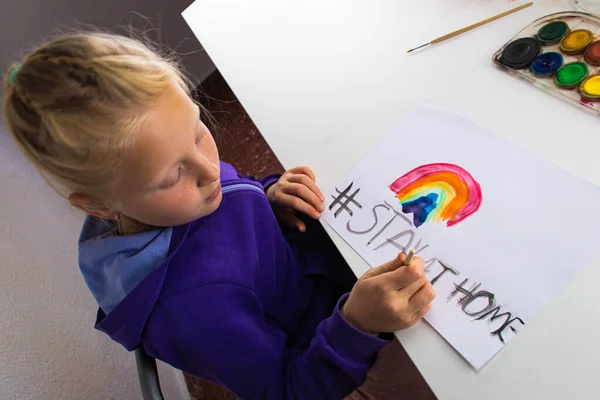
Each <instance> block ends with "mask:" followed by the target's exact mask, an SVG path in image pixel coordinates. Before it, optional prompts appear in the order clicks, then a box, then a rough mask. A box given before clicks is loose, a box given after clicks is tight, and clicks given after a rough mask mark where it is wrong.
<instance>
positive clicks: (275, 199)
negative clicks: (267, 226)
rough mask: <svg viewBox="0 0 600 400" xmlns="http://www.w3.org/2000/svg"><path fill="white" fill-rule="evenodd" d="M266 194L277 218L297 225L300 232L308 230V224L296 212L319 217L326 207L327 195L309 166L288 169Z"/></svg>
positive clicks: (291, 224)
mask: <svg viewBox="0 0 600 400" xmlns="http://www.w3.org/2000/svg"><path fill="white" fill-rule="evenodd" d="M266 194H267V199H269V202H270V203H271V206H272V207H273V210H274V211H275V215H276V216H277V218H279V220H281V221H282V222H284V223H286V224H287V225H289V226H291V227H297V228H298V230H299V231H300V232H304V231H306V224H304V222H302V221H301V220H300V219H299V218H298V217H297V216H296V212H301V213H303V214H306V215H308V216H310V217H312V218H314V219H319V218H320V217H321V211H323V210H324V209H325V205H324V204H323V201H324V200H325V197H324V196H323V193H321V191H320V190H319V188H318V187H317V184H316V183H315V174H314V173H313V172H312V171H311V170H310V168H308V167H296V168H292V169H290V170H288V171H286V172H285V173H284V174H283V175H282V176H281V178H280V179H279V181H277V183H275V184H273V185H272V186H271V187H269V189H268V190H267V193H266Z"/></svg>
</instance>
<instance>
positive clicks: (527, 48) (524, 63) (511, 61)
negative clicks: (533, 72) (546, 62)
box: [500, 38, 542, 69]
mask: <svg viewBox="0 0 600 400" xmlns="http://www.w3.org/2000/svg"><path fill="white" fill-rule="evenodd" d="M541 50H542V46H541V45H540V42H538V41H537V40H536V39H534V38H521V39H517V40H515V41H514V42H511V43H509V44H508V46H506V48H505V49H504V51H503V52H502V56H501V57H500V62H501V63H502V64H504V65H506V66H507V67H509V68H512V69H522V68H527V67H529V66H530V65H531V62H532V61H533V59H534V58H536V57H537V56H538V55H539V54H540V52H541Z"/></svg>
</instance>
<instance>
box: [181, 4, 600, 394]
mask: <svg viewBox="0 0 600 400" xmlns="http://www.w3.org/2000/svg"><path fill="white" fill-rule="evenodd" d="M524 2H525V1H518V2H509V1H500V0H496V1H492V0H454V1H448V0H419V1H407V0H369V1H358V0H302V1H295V2H292V1H287V0H253V1H242V0H197V1H196V2H195V3H194V4H193V5H192V6H191V7H190V8H189V9H188V10H186V11H185V12H184V17H185V18H186V20H187V21H188V23H189V24H190V26H191V27H192V29H193V31H194V33H195V34H196V36H197V37H198V38H199V40H200V42H201V43H202V44H203V45H204V47H205V48H206V50H207V51H208V54H209V55H210V57H211V58H212V59H213V61H214V62H215V64H216V65H217V67H218V68H219V70H220V71H221V73H222V74H223V76H224V77H225V79H226V80H227V82H228V83H229V84H230V86H231V87H232V89H233V90H234V92H235V93H236V95H237V97H238V98H239V99H240V101H241V102H242V104H243V105H244V107H245V108H246V110H247V111H248V113H249V115H250V116H251V117H252V119H253V120H254V122H255V123H256V125H257V126H258V128H259V129H260V131H261V132H262V134H263V135H264V136H265V138H266V139H267V141H268V142H269V144H270V145H271V147H272V148H273V150H274V151H275V153H276V154H277V156H278V157H279V158H280V160H281V161H282V162H283V164H284V165H285V166H286V167H291V166H295V165H300V164H307V165H310V166H311V167H312V168H313V169H314V171H315V172H316V174H317V177H318V180H319V184H320V186H321V187H322V189H323V190H324V191H330V190H331V189H332V188H333V186H334V184H335V183H336V181H338V180H339V179H340V178H341V177H343V176H344V175H345V174H346V173H347V172H348V171H349V170H350V169H352V167H353V166H354V165H355V164H356V163H357V162H358V161H359V160H360V159H361V158H362V157H363V156H364V155H365V154H366V153H367V152H368V151H369V150H370V149H371V148H372V147H373V146H375V145H376V144H377V142H378V141H379V140H380V139H381V138H382V137H383V136H384V135H385V134H386V132H388V131H389V130H390V129H391V128H392V127H393V126H394V125H395V124H397V123H398V122H399V121H400V120H402V118H403V117H404V115H405V114H406V113H407V112H408V111H409V110H410V109H411V108H413V107H414V106H416V105H417V104H419V103H420V102H421V101H423V100H433V101H435V103H436V104H438V105H439V106H442V107H443V108H445V109H448V110H450V111H454V112H456V113H458V114H460V115H462V116H464V117H466V118H468V119H470V120H472V121H474V122H475V123H477V124H479V125H481V126H483V127H485V128H487V129H488V130H489V131H492V132H494V133H496V134H499V135H501V136H504V137H506V138H508V139H509V140H511V141H512V142H514V143H516V144H518V145H521V146H523V147H525V148H527V149H529V150H531V151H532V152H534V153H537V154H539V155H541V156H542V157H544V158H547V159H550V160H552V161H553V162H555V163H557V164H559V165H561V166H563V167H565V168H566V169H568V170H570V171H572V172H574V173H576V174H579V175H581V176H583V177H585V178H587V179H589V180H591V181H594V182H596V183H598V184H600V163H599V162H598V161H597V160H598V153H599V151H600V119H599V118H598V117H596V116H595V115H592V114H591V113H587V112H585V111H582V110H579V109H578V108H576V107H574V106H571V105H569V104H568V103H565V102H563V101H560V100H558V99H556V98H553V97H551V96H549V95H547V94H545V93H543V92H542V91H541V90H539V89H537V88H535V87H533V86H531V85H529V84H527V83H525V82H524V81H520V80H519V79H516V78H514V77H512V76H510V75H508V74H507V73H505V72H504V71H501V70H500V69H498V68H496V67H495V66H494V65H493V64H492V62H491V57H492V54H493V53H494V52H495V51H496V50H497V49H498V48H500V47H501V46H502V45H503V44H504V43H505V42H506V41H508V40H509V39H510V38H511V37H512V36H513V35H514V34H515V33H517V32H518V31H519V30H520V29H521V28H523V27H524V26H525V25H527V24H528V23H530V22H531V21H533V20H534V19H537V18H538V17H541V16H543V15H546V14H550V13H552V12H556V11H561V10H566V9H571V8H572V5H571V2H570V1H566V0H563V1H556V0H554V1H552V0H537V1H536V4H535V5H534V6H533V7H531V8H528V9H526V10H524V11H520V12H519V13H517V14H514V15H512V16H509V17H507V18H504V19H502V20H500V21H496V22H494V23H491V24H489V25H486V26H484V27H481V28H479V29H477V30H475V31H472V32H469V33H467V34H465V35H462V36H460V37H458V38H455V39H453V40H451V41H448V42H445V43H442V44H440V45H437V46H435V47H430V48H428V49H426V50H424V51H422V52H419V53H416V54H412V55H407V54H406V50H407V49H409V48H411V47H414V46H416V45H419V44H421V43H423V42H426V41H429V40H430V39H433V38H435V37H437V36H440V35H442V34H445V33H448V32H450V31H452V30H454V29H458V28H460V27H463V26H465V25H468V24H470V23H472V22H475V21H478V20H480V19H484V18H487V17H488V16H491V15H494V14H496V13H499V12H502V11H504V10H507V9H508V8H510V7H514V6H517V5H520V4H522V3H524ZM443 60H451V61H450V62H444V61H443ZM484 91H485V94H484ZM507 116H510V117H507ZM407 151H410V149H407ZM329 232H330V234H331V235H332V237H333V239H334V241H335V243H336V245H337V246H338V247H339V248H340V250H341V251H342V253H343V254H344V256H345V257H346V259H347V260H348V262H349V263H350V265H351V266H352V268H353V269H354V271H355V272H356V273H357V275H361V274H362V273H363V272H364V271H365V270H366V269H367V265H366V264H365V262H364V261H362V259H361V258H360V257H359V256H358V255H357V254H356V253H355V252H354V251H353V250H352V249H351V248H350V247H349V246H348V245H346V244H345V242H343V241H342V240H341V239H340V238H339V237H338V236H337V235H336V234H335V233H334V232H332V231H331V230H329ZM548 251H552V249H548ZM509 257H510V254H509V253H507V259H509ZM598 282H600V263H597V264H594V265H592V266H590V267H589V268H588V269H587V270H586V271H585V272H584V273H583V274H581V275H580V276H579V277H578V278H576V279H575V280H574V281H573V282H572V283H571V284H570V285H569V286H568V288H567V289H566V290H565V291H564V292H563V293H561V295H560V296H559V297H558V298H556V300H555V301H553V302H552V303H551V304H550V306H548V307H547V308H545V309H544V310H543V311H542V312H541V313H540V314H539V316H538V317H537V318H535V319H534V320H533V321H530V323H529V324H528V326H527V328H526V329H524V330H523V331H522V332H521V333H520V334H519V335H518V336H517V337H516V338H515V340H514V341H513V342H512V343H510V344H509V345H508V346H507V347H506V348H505V349H504V351H503V352H501V353H500V354H499V355H497V356H496V357H495V358H494V359H493V360H492V361H491V362H490V363H489V364H488V365H487V366H486V367H484V368H483V370H482V371H480V372H479V373H476V372H474V371H473V370H472V369H471V368H470V367H469V366H468V365H467V363H466V362H464V361H463V360H462V359H461V358H460V357H459V356H458V355H457V353H455V352H454V350H453V349H452V348H451V347H450V346H449V345H448V344H446V343H445V342H444V340H443V339H442V338H441V337H440V336H439V335H438V334H437V333H436V332H435V331H434V330H433V329H432V328H430V327H429V326H428V325H427V324H426V323H420V324H418V325H417V326H416V327H415V328H413V329H410V330H407V331H404V332H402V333H401V334H400V335H399V337H400V340H401V341H402V343H403V345H404V346H405V348H406V349H407V351H408V353H409V354H410V356H411V358H412V359H413V360H414V362H415V363H416V365H417V367H418V368H419V370H420V371H421V373H422V374H423V376H424V377H425V379H426V380H427V382H428V383H429V385H430V386H431V388H432V389H433V391H434V392H435V394H436V395H437V396H438V397H439V398H440V399H460V400H464V399H484V398H485V399H507V398H511V399H528V400H529V399H563V398H573V399H598V398H600V377H599V376H597V375H598V374H597V373H596V371H600V368H599V367H597V361H598V360H600V345H598V338H599V337H600V335H599V332H600V313H599V312H598V311H596V310H597V308H596V304H595V302H598V301H600V293H599V292H598V291H597V290H596V287H597V283H598Z"/></svg>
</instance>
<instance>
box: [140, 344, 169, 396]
mask: <svg viewBox="0 0 600 400" xmlns="http://www.w3.org/2000/svg"><path fill="white" fill-rule="evenodd" d="M135 363H136V365H137V372H138V378H139V381H140V389H141V390H142V398H143V399H144V400H164V397H163V394H162V391H161V390H160V381H159V379H158V369H157V368H156V360H155V359H154V358H152V357H150V356H149V355H148V354H147V353H146V352H145V351H144V349H143V348H142V347H141V346H140V347H138V348H137V349H135Z"/></svg>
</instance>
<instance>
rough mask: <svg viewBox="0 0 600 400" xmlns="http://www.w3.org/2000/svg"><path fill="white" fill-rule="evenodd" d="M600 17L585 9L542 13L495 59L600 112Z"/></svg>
mask: <svg viewBox="0 0 600 400" xmlns="http://www.w3.org/2000/svg"><path fill="white" fill-rule="evenodd" d="M599 38H600V18H598V17H596V16H594V15H592V14H587V13H582V12H575V11H573V12H560V13H555V14H550V15H547V16H545V17H542V18H540V19H538V20H536V21H534V22H533V23H531V24H529V25H528V26H527V27H525V28H524V29H523V30H521V32H519V33H517V34H516V35H515V36H514V37H513V38H512V39H511V40H510V41H509V42H508V43H506V44H505V45H504V46H502V48H501V49H500V50H498V51H497V52H496V53H495V54H494V57H493V60H494V62H495V63H496V64H497V65H498V66H500V67H502V68H504V69H505V70H506V71H508V72H509V73H511V74H513V75H515V76H518V77H520V78H523V79H525V80H526V81H528V82H530V83H533V84H534V85H535V86H538V87H540V88H542V89H543V90H545V91H546V92H548V93H551V94H553V95H556V96H559V97H561V98H563V99H566V100H567V101H569V102H574V103H576V104H577V105H578V106H579V107H584V108H585V109H587V110H590V111H593V112H596V113H598V114H600V40H599Z"/></svg>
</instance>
